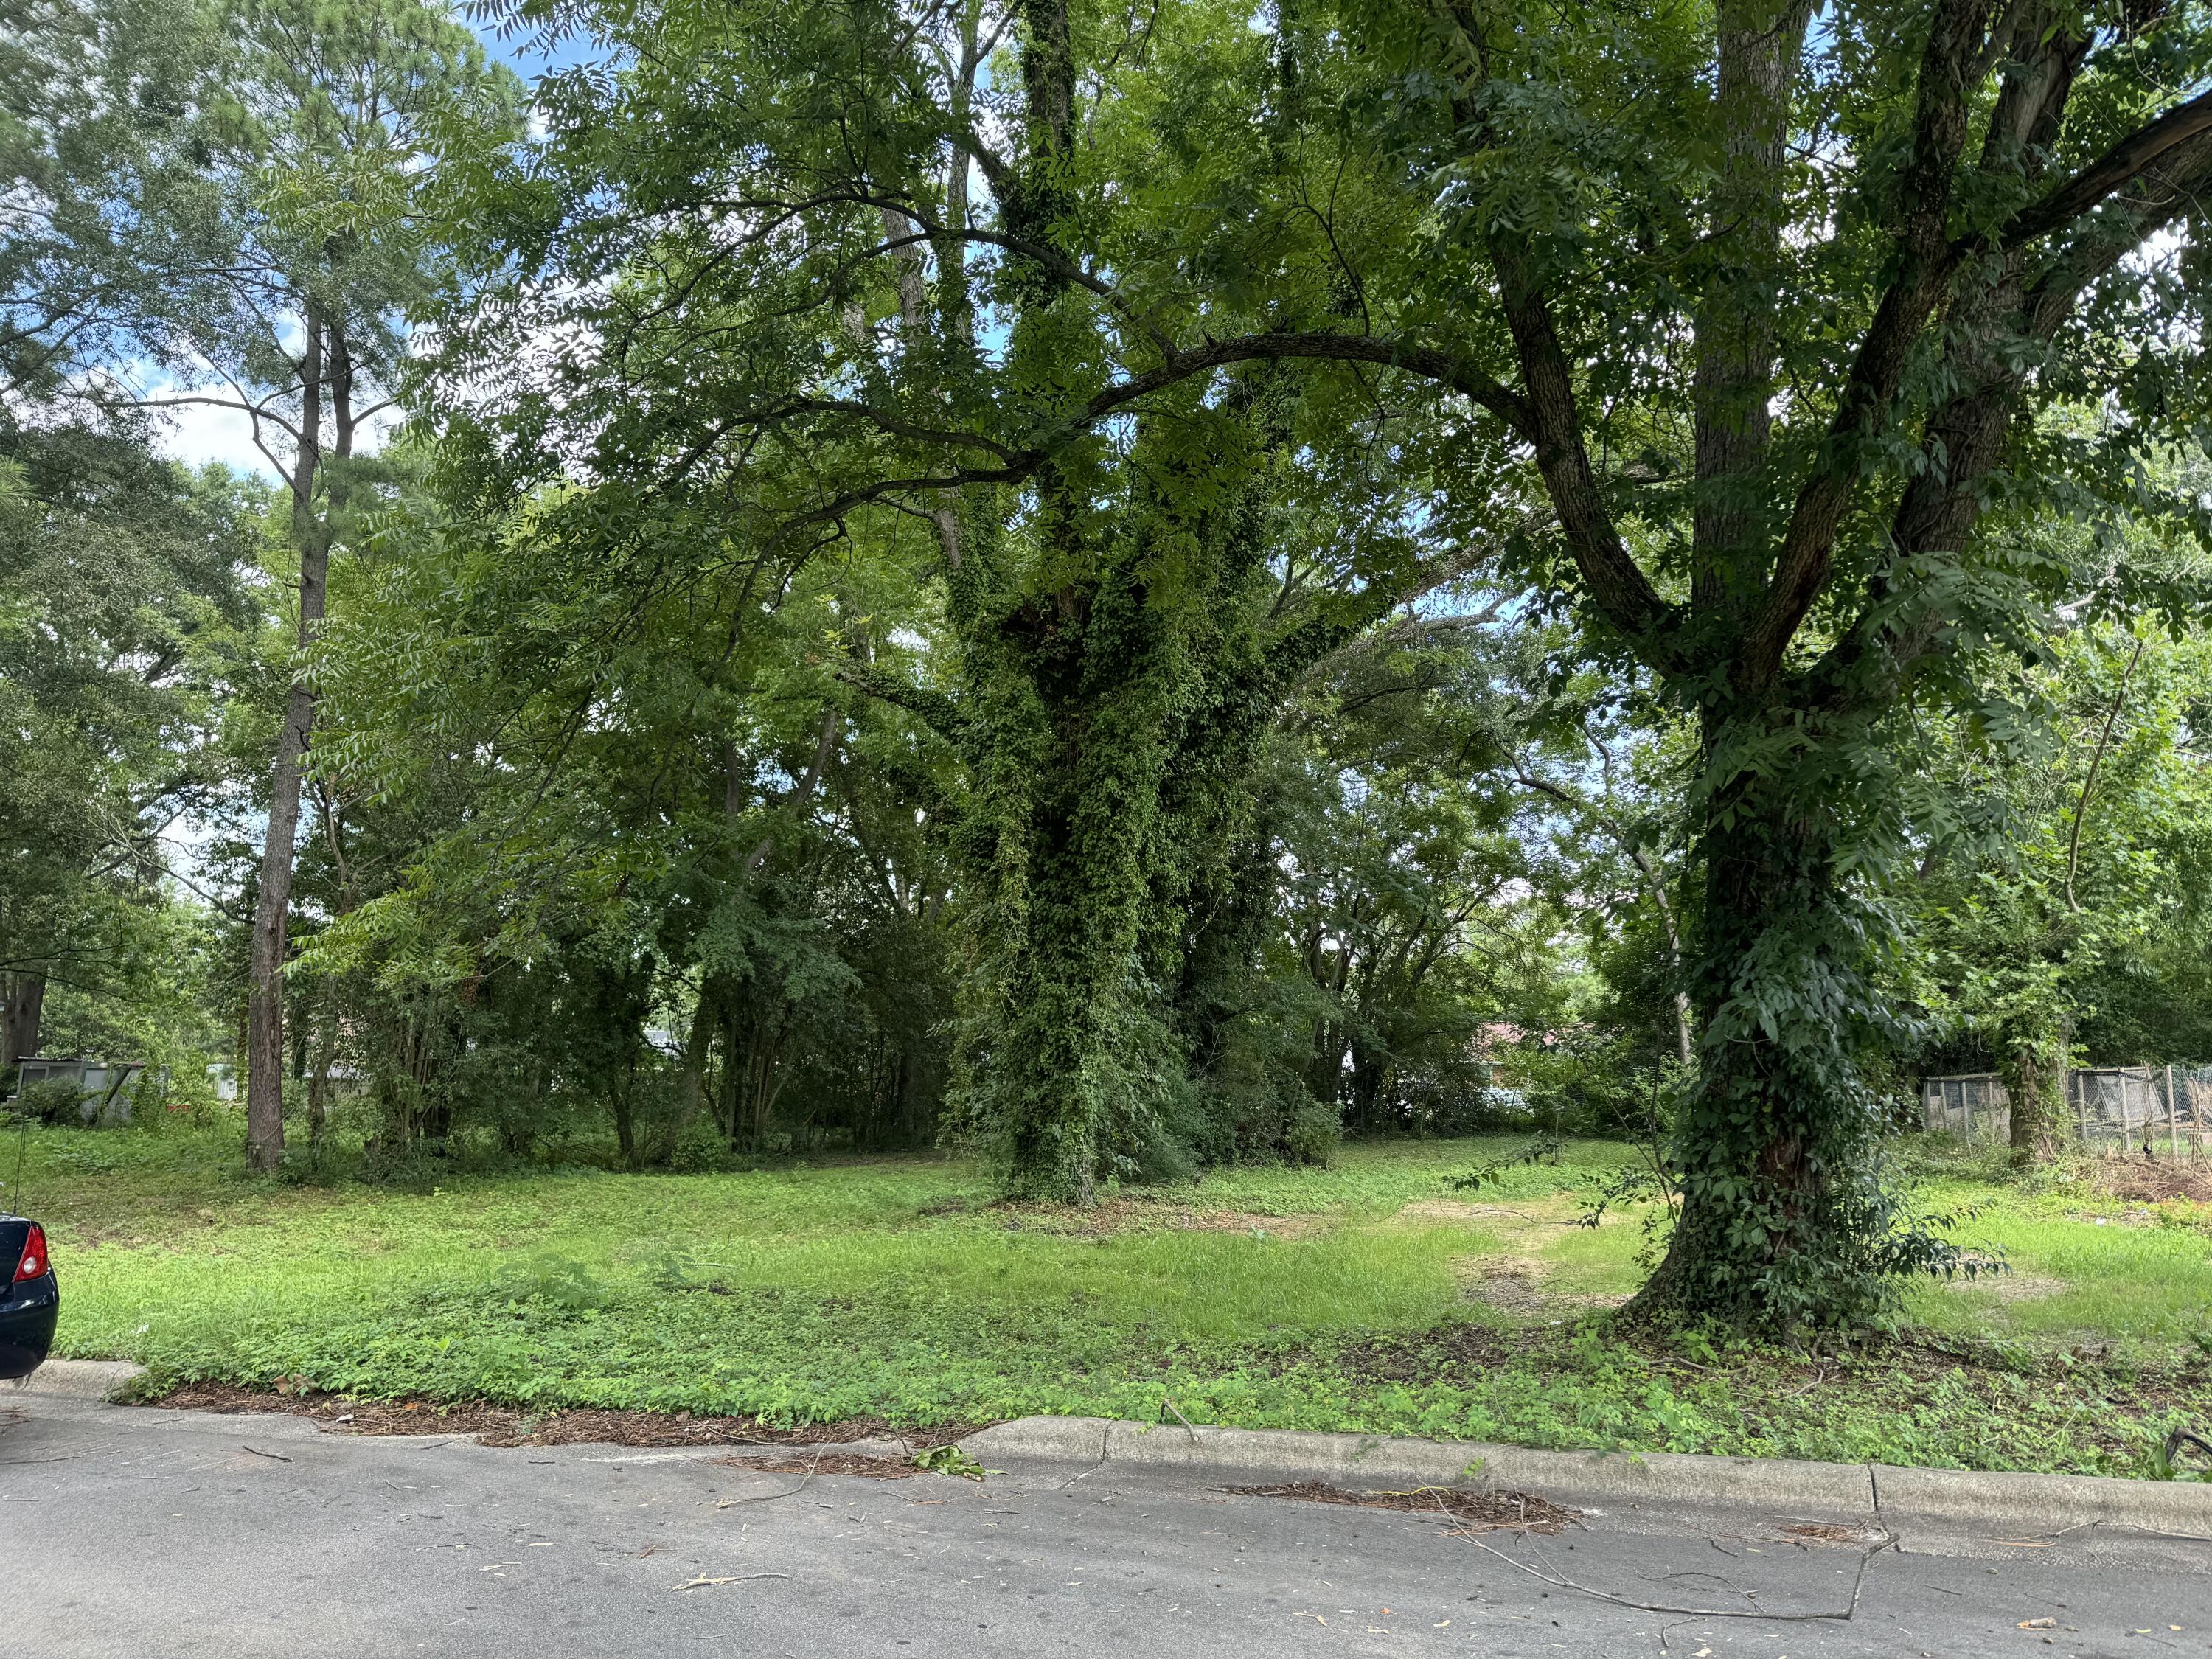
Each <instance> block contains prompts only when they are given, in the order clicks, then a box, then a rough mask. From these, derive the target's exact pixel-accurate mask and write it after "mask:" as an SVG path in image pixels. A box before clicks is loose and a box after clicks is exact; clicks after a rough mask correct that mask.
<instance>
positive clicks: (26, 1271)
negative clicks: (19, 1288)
mask: <svg viewBox="0 0 2212 1659" xmlns="http://www.w3.org/2000/svg"><path fill="white" fill-rule="evenodd" d="M51 1266H52V1263H51V1262H49V1261H47V1260H46V1229H45V1228H43V1227H41V1226H40V1225H39V1224H38V1223H37V1222H35V1221H33V1223H32V1224H31V1236H30V1237H28V1238H27V1239H25V1240H24V1241H23V1259H22V1260H21V1261H18V1262H17V1263H16V1264H15V1283H17V1284H18V1285H20V1284H21V1283H22V1282H23V1281H24V1280H25V1279H42V1278H44V1277H45V1276H46V1269H47V1268H48V1267H51Z"/></svg>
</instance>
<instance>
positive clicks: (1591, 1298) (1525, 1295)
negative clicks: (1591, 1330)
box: [1452, 1255, 1628, 1319]
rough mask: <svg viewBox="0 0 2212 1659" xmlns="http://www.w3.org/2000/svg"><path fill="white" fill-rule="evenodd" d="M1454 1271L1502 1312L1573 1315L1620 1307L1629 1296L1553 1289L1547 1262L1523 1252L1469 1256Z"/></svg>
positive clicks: (1478, 1297)
mask: <svg viewBox="0 0 2212 1659" xmlns="http://www.w3.org/2000/svg"><path fill="white" fill-rule="evenodd" d="M1452 1273H1453V1275H1454V1277H1455V1278H1456V1279H1458V1280H1459V1281H1460V1283H1461V1284H1462V1285H1464V1286H1465V1287H1466V1290H1467V1294H1468V1297H1469V1298H1470V1299H1472V1300H1474V1301H1476V1302H1480V1303H1482V1304H1485V1305H1486V1306H1487V1307H1491V1308H1494V1309H1496V1310H1498V1312H1500V1313H1505V1314H1512V1315H1515V1316H1519V1317H1524V1318H1531V1319H1536V1318H1542V1317H1545V1316H1550V1317H1552V1318H1555V1319H1565V1318H1571V1317H1573V1316H1575V1315H1577V1314H1579V1313H1582V1312H1583V1311H1584V1310H1587V1309H1590V1308H1618V1307H1620V1305H1621V1304H1623V1303H1625V1302H1626V1301H1627V1300H1628V1298H1627V1297H1625V1296H1604V1295H1600V1294H1598V1293H1596V1292H1595V1291H1559V1290H1553V1288H1551V1286H1550V1285H1548V1284H1547V1282H1546V1281H1547V1277H1548V1273H1547V1268H1546V1267H1545V1265H1544V1264H1543V1263H1542V1262H1541V1261H1535V1260H1534V1259H1533V1258H1531V1257H1528V1256H1522V1255H1506V1256H1497V1255H1467V1256H1461V1257H1459V1258H1458V1259H1457V1260H1455V1261H1454V1262H1453V1263H1452Z"/></svg>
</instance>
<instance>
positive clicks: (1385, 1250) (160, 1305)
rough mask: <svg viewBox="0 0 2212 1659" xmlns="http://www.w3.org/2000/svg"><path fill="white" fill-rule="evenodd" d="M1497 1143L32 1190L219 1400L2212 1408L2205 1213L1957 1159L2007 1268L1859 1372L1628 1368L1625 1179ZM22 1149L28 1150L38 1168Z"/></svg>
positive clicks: (1470, 1417) (1976, 1455)
mask: <svg viewBox="0 0 2212 1659" xmlns="http://www.w3.org/2000/svg"><path fill="white" fill-rule="evenodd" d="M238 1146H239V1136H238V1133H237V1131H236V1128H235V1127H234V1126H228V1125H226V1126H222V1127H216V1128H201V1129H191V1128H187V1127H183V1126H181V1125H175V1124H171V1125H165V1126H162V1127H160V1128H149V1129H136V1130H127V1131H116V1132H72V1131H58V1130H55V1131H33V1132H31V1133H30V1135H29V1137H28V1144H27V1157H26V1164H25V1170H24V1175H23V1179H22V1181H21V1185H20V1187H19V1188H14V1189H12V1190H11V1192H10V1194H9V1196H10V1197H11V1199H13V1200H16V1201H20V1203H21V1205H22V1206H23V1207H25V1208H27V1209H28V1210H29V1211H30V1212H32V1213H33V1214H36V1215H39V1216H41V1217H43V1218H45V1219H46V1223H47V1225H48V1228H49V1231H50V1234H51V1237H52V1243H53V1247H54V1251H55V1257H56V1260H57V1261H58V1263H59V1265H60V1268H61V1272H62V1274H63V1285H64V1304H63V1316H62V1328H61V1334H60V1351H61V1352H64V1353H68V1354H72V1355H78V1356H94V1357H119V1358H134V1359H138V1360H142V1361H143V1362H145V1363H146V1364H148V1365H149V1367H150V1368H151V1369H152V1371H153V1373H154V1378H153V1380H154V1381H155V1383H160V1384H164V1385H166V1384H168V1383H179V1382H184V1381H187V1380H195V1379H206V1380H215V1381H223V1382H229V1383H240V1384H243V1385H246V1386H258V1387H266V1386H268V1385H270V1384H272V1383H276V1382H277V1381H278V1380H280V1379H289V1381H288V1382H287V1386H288V1387H293V1386H297V1387H305V1388H312V1389H328V1390H336V1391H342V1392H347V1393H353V1394H358V1395H362V1396H365V1397H379V1398H392V1397H398V1396H408V1397H416V1398H422V1399H428V1400H439V1401H459V1400H479V1399H481V1400H489V1401H498V1402H502V1403H507V1404H513V1405H520V1406H525V1407H554V1406H599V1407H623V1408H642V1409H661V1410H669V1411H675V1410H689V1411H692V1412H695V1413H732V1414H738V1415H747V1416H757V1417H759V1418H762V1419H767V1420H769V1421H771V1422H777V1423H792V1422H801V1421H814V1420H829V1419H840V1418H846V1417H860V1416H872V1417H880V1418H884V1419H890V1420H891V1421H894V1422H901V1423H908V1424H914V1425H928V1424H937V1423H945V1422H959V1421H969V1422H974V1421H982V1420H987V1419H999V1418H1005V1417H1012V1416H1017V1415H1020V1414H1023V1413H1033V1412H1066V1413H1098V1414H1109V1415H1115V1416H1125V1417H1134V1418H1139V1419H1161V1418H1168V1417H1170V1411H1169V1403H1170V1402H1171V1403H1172V1407H1173V1409H1174V1410H1175V1411H1179V1412H1180V1413H1182V1414H1183V1415H1184V1416H1185V1417H1188V1419H1191V1420H1193V1421H1195V1422H1209V1421H1210V1422H1215V1423H1229V1424H1240V1425H1248V1426H1255V1427H1261V1426H1273V1427H1290V1428H1316V1429H1353V1430H1360V1431H1380V1432H1391V1433H1423V1434H1438V1435H1447V1436H1453V1437H1465V1438H1470V1439H1489V1440H1504V1441H1512V1442H1517V1443H1523V1444H1528V1445H1539V1446H1595V1447H1604V1448H1618V1449H1629V1450H1642V1449H1664V1450H1677V1451H1719V1452H1740V1453H1751V1454H1757V1455H1787V1456H1798V1457H1815V1458H1837V1459H1857V1458H1867V1457H1878V1458H1881V1459H1884V1460H1886V1461H1890V1462H1919V1463H1931V1464H1948V1465H1956V1466H1962V1467H1968V1468H2039V1469H2066V1470H2075V1471H2082V1472H2090V1473H2102V1474H2142V1473H2144V1472H2146V1471H2147V1469H2148V1467H2149V1452H2150V1448H2151V1447H2152V1445H2153V1444H2154V1443H2155V1442H2156V1441H2157V1440H2159V1439H2160V1438H2161V1437H2162V1436H2163V1434H2164V1432H2165V1431H2166V1427H2167V1426H2168V1425H2171V1424H2172V1423H2174V1422H2179V1421H2181V1420H2185V1419H2187V1420H2191V1421H2193V1422H2195V1423H2197V1424H2198V1425H2202V1424H2203V1423H2204V1422H2205V1421H2207V1420H2208V1419H2212V1204H2199V1203H2194V1202H2191V1201H2188V1200H2172V1201H2168V1202H2165V1203H2160V1204H2148V1203H2142V1202H2134V1201H2130V1200H2126V1199H2124V1198H2121V1197H2117V1196H2113V1195H2112V1194H2110V1193H2109V1191H2107V1190H2106V1189H2105V1188H2103V1187H2102V1186H2100V1184H2099V1183H2096V1182H2089V1181H2087V1180H2081V1181H2077V1182H2075V1183H2074V1184H2071V1185H2065V1184H2051V1185H2047V1186H2045V1188H2041V1189H2039V1190H2035V1191H2024V1190H2021V1189H2020V1188H2015V1187H2014V1186H2011V1185H2009V1184H2008V1183H2005V1182H2002V1180H2001V1179H1999V1178H1998V1172H1997V1171H1996V1170H1994V1169H1990V1168H1985V1167H1981V1166H1977V1165H1975V1164H1972V1163H1971V1162H1967V1161H1964V1160H1954V1161H1951V1162H1948V1163H1946V1162H1943V1161H1941V1160H1936V1159H1928V1160H1925V1161H1924V1169H1923V1180H1924V1182H1925V1183H1926V1189H1927V1197H1928V1200H1929V1202H1930V1203H1931V1204H1933V1205H1935V1206H1938V1207H1944V1208H1954V1207H1958V1206H1965V1205H1974V1206H1980V1207H1979V1212H1978V1215H1977V1216H1976V1217H1975V1218H1974V1219H1973V1220H1972V1222H1970V1223H1969V1224H1968V1225H1966V1227H1965V1228H1964V1229H1962V1231H1961V1232H1960V1237H1961V1238H1962V1239H1964V1240H1965V1241H1966V1242H1968V1243H1986V1244H1989V1245H1992V1246H1996V1247H2001V1248H2002V1249H2003V1250H2004V1251H2005V1253H2006V1254H2007V1255H2008V1258H2009V1260H2010V1262H2011V1264H2012V1267H2013V1268H2014V1269H2015V1271H2014V1272H2013V1273H2011V1274H2009V1275H2006V1276H2002V1277H2000V1278H1997V1279H1993V1280H1987V1279H1985V1280H1981V1281H1978V1282H1976V1283H1973V1284H1968V1285H1937V1284H1932V1283H1931V1284H1929V1285H1924V1286H1921V1287H1917V1288H1916V1289H1915V1290H1914V1291H1913V1292H1912V1294H1911V1299H1910V1304H1909V1310H1910V1319H1911V1324H1910V1326H1909V1328H1907V1329H1906V1330H1905V1332H1903V1333H1902V1334H1900V1335H1899V1337H1898V1338H1897V1339H1895V1340H1886V1341H1879V1342H1873V1343H1869V1344H1867V1345H1865V1346H1862V1347H1847V1348H1842V1349H1837V1348H1835V1347H1832V1346H1831V1347H1829V1348H1826V1349H1823V1350H1820V1351H1818V1352H1797V1351H1781V1350H1776V1349H1770V1348H1753V1347H1745V1346H1735V1345H1732V1344H1729V1343H1726V1342H1718V1341H1714V1342H1707V1341H1704V1340H1699V1339H1697V1338H1695V1337H1691V1338H1686V1339H1684V1340H1680V1341H1678V1342H1675V1343H1674V1344H1672V1345H1671V1346H1656V1345H1653V1344H1650V1343H1648V1342H1644V1341H1624V1340H1621V1339H1620V1338H1619V1337H1617V1336H1615V1335H1614V1334H1612V1333H1610V1332H1609V1331H1607V1329H1606V1328H1605V1327H1604V1325H1603V1310H1604V1308H1605V1307H1606V1306H1607V1305H1608V1304H1610V1303H1611V1302H1613V1301H1616V1300H1618V1299H1619V1298H1620V1297H1621V1296H1623V1295H1625V1294H1626V1292H1627V1291H1629V1290H1631V1289H1632V1287H1633V1286H1634V1285H1635V1283H1636V1282H1637V1279H1638V1274H1639V1270H1638V1267H1637V1266H1636V1264H1635V1261H1634V1256H1635V1254H1636V1250H1637V1248H1638V1243H1639V1240H1640V1229H1639V1226H1638V1222H1637V1220H1636V1218H1633V1217H1622V1218H1608V1220H1607V1223H1606V1225H1603V1226H1601V1227H1600V1228H1597V1229H1595V1230H1594V1231H1593V1230H1589V1229H1583V1228H1577V1227H1575V1226H1573V1225H1571V1221H1572V1218H1573V1216H1574V1214H1575V1211H1576V1199H1575V1194H1574V1188H1575V1187H1576V1184H1577V1182H1578V1181H1579V1180H1581V1179H1582V1178H1583V1176H1586V1175H1587V1174H1588V1173H1589V1172H1591V1171H1595V1170H1601V1169H1603V1168H1605V1167H1606V1166H1608V1165H1610V1164H1614V1163H1616V1162H1618V1161H1619V1160H1620V1159H1621V1158H1624V1157H1626V1152H1625V1149H1622V1148H1620V1147H1617V1146H1607V1145H1604V1144H1593V1143H1583V1144H1579V1145H1577V1146H1571V1147H1570V1149H1569V1151H1568V1152H1567V1154H1566V1158H1565V1163H1564V1164H1562V1166H1560V1167H1559V1168H1557V1169H1553V1168H1533V1169H1532V1168H1523V1169H1516V1170H1511V1171H1510V1172H1508V1174H1507V1175H1506V1176H1505V1177H1504V1180H1503V1182H1501V1183H1499V1184H1497V1185H1492V1186H1488V1187H1486V1188H1483V1189H1482V1190H1481V1191H1480V1192H1479V1193H1465V1192H1460V1191H1455V1189H1453V1188H1452V1187H1451V1186H1450V1185H1449V1176H1453V1175H1455V1174H1456V1173H1459V1172H1461V1171H1463V1170H1468V1168H1470V1167H1472V1166H1474V1165H1475V1164H1481V1163H1485V1162H1486V1161H1489V1160H1491V1159H1492V1158H1497V1157H1498V1156H1499V1155H1500V1154H1501V1153H1502V1152H1508V1151H1510V1150H1513V1149H1514V1148H1515V1146H1516V1143H1513V1142H1509V1141H1503V1140H1496V1141H1486V1140H1468V1141H1455V1142H1419V1143H1409V1144H1391V1145H1367V1146H1351V1147H1348V1148H1346V1150H1345V1152H1344V1153H1343V1155H1342V1157H1341V1158H1340V1161H1339V1163H1338V1164H1336V1165H1335V1166H1334V1167H1333V1168H1330V1169H1328V1170H1236V1171H1229V1172H1224V1173H1218V1174H1213V1175H1209V1176H1206V1178H1205V1179H1204V1180H1203V1181H1202V1182H1199V1183H1198V1184H1196V1185H1194V1186H1189V1187H1182V1188H1174V1189H1169V1190H1163V1191H1154V1192H1151V1193H1147V1194H1143V1195H1140V1196H1137V1197H1133V1198H1132V1197H1125V1198H1122V1199H1118V1200H1112V1201H1110V1202H1109V1203H1107V1204H1105V1205H1103V1206H1101V1207H1100V1208H1099V1209H1097V1211H1094V1212H1065V1211H1054V1210H1048V1209H1044V1208H1039V1207H1031V1206H1003V1205H997V1204H994V1202H993V1201H992V1199H991V1194H990V1189H989V1187H988V1184H987V1180H986V1178H985V1176H984V1175H983V1172H982V1171H981V1170H980V1169H979V1168H978V1167H977V1166H976V1165H975V1164H972V1163H969V1162H967V1161H964V1160H958V1159H951V1160H948V1159H945V1158H940V1157H935V1156H920V1157H908V1158H884V1159H878V1160H873V1161H866V1162H847V1163H836V1164H822V1165H819V1166H817V1167H811V1168H810V1167H808V1166H806V1165H805V1164H796V1165H792V1166H788V1167H778V1168H772V1169H769V1170H761V1171H757V1172H753V1173H747V1174H730V1175H709V1176H671V1175H642V1176H630V1175H615V1174H609V1173H605V1172H602V1171H599V1170H591V1169H587V1168H568V1169H562V1170H544V1171H538V1172H534V1173H529V1174H517V1175H469V1174H465V1173H459V1172H457V1173H456V1174H455V1175H454V1176H453V1178H452V1180H451V1181H450V1182H448V1183H447V1184H446V1185H445V1186H443V1187H441V1188H438V1189H436V1190H433V1191H429V1192H398V1191H392V1190H386V1189H380V1188H371V1187H364V1186H360V1185H355V1184H341V1185H339V1186H337V1187H334V1188H293V1187H287V1186H283V1185H281V1184H278V1183H276V1182H272V1181H268V1180H257V1179H249V1178H247V1177H246V1176H244V1175H242V1174H240V1173H239V1172H238V1170H237V1167H236V1166H237V1164H238V1163H239V1152H238ZM14 1151H15V1149H14V1148H13V1147H6V1148H5V1149H4V1152H0V1171H6V1170H12V1167H13V1164H14V1162H15V1160H14V1157H13V1153H14Z"/></svg>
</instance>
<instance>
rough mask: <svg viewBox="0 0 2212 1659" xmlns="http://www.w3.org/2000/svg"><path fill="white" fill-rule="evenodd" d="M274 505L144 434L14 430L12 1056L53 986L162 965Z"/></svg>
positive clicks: (9, 500) (5, 969)
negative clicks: (183, 858) (158, 943)
mask: <svg viewBox="0 0 2212 1659" xmlns="http://www.w3.org/2000/svg"><path fill="white" fill-rule="evenodd" d="M258 505H259V503H258V499H257V492H256V491H254V490H252V489H251V488H248V487H242V486H241V485H240V483H239V482H238V481H236V480H234V479H232V478H230V477H226V476H224V475H222V474H221V473H220V472H216V473H210V474H209V475H207V476H205V477H199V478H191V477H187V476H186V475H185V473H184V472H183V471H182V469H180V468H179V467H177V466H175V465H172V464H170V463H167V462H164V461H162V460H160V459H156V458H155V457H154V456H153V455H151V454H149V453H148V452H147V448H146V445H145V442H144V435H143V433H132V432H130V431H127V430H125V431H114V430H110V431H92V430H88V429H86V428H82V427H64V428H48V429H35V430H31V431H0V707H4V709H5V718H4V720H0V734H3V735H0V849H4V852H0V998H4V1000H5V1003H6V1020H5V1024H4V1027H0V1032H4V1042H5V1048H4V1053H0V1068H4V1069H9V1070H12V1069H13V1068H14V1066H15V1062H16V1060H19V1059H21V1058H22V1057H24V1056H26V1055H28V1054H34V1053H36V1052H37V1050H38V1048H39V1042H40V1020H41V1016H42V1013H43V1011H44V1007H45V1004H46V991H47V987H48V986H49V984H50V983H52V984H58V985H62V986H66V987H70V988H71V989H74V990H76V991H79V992H85V993H108V994H122V993H127V992H129V991H131V989H132V987H141V986H143V984H144V983H145V982H146V981H148V979H149V975H156V974H158V973H159V972H160V971H161V964H160V963H157V962H152V961H149V960H147V959H146V957H147V955H148V952H149V945H148V941H149V938H152V937H157V936H159V935H160V934H161V933H162V932H163V930H164V929H165V928H166V927H168V925H169V922H168V920H167V910H168V908H169V907H170V906H171V904H172V903H173V896H171V895H170V894H169V893H168V892H167V890H166V886H167V874H168V867H169V862H170V861H169V859H168V856H167V846H166V845H165V843H166V842H167V839H168V837H169V836H171V834H172V831H173V826H174V825H175V824H176V823H177V822H178V820H179V818H181V817H185V815H187V814H188V813H191V812H194V811H199V810H202V809H204V807H205V806H206V805H208V804H209V803H210V801H211V800H212V799H214V798H215V797H216V795H217V793H219V792H220V791H221V790H222V788H223V787H224V786H225V785H226V784H227V783H228V768H227V765H226V763H225V762H224V759H223V757H222V754H221V753H220V750H219V747H218V744H217V742H216V738H217V724H218V711H217V708H216V703H217V699H218V696H219V688H220V684H221V681H222V677H223V675H224V673H225V671H226V669H227V667H228V664H229V661H230V659H232V658H233V657H234V655H235V653H236V647H237V640H238V636H239V635H240V633H241V632H243V631H244V630H245V629H246V628H247V627H248V626H249V625H250V623H251V620H252V605H251V600H250V597H249V594H248V592H247V589H246V583H245V580H244V578H245V574H246V570H247V569H249V568H251V565H252V553H253V550H254V544H255V538H256V535H257V532H258V523H257V508H258ZM156 953H158V952H156Z"/></svg>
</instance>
